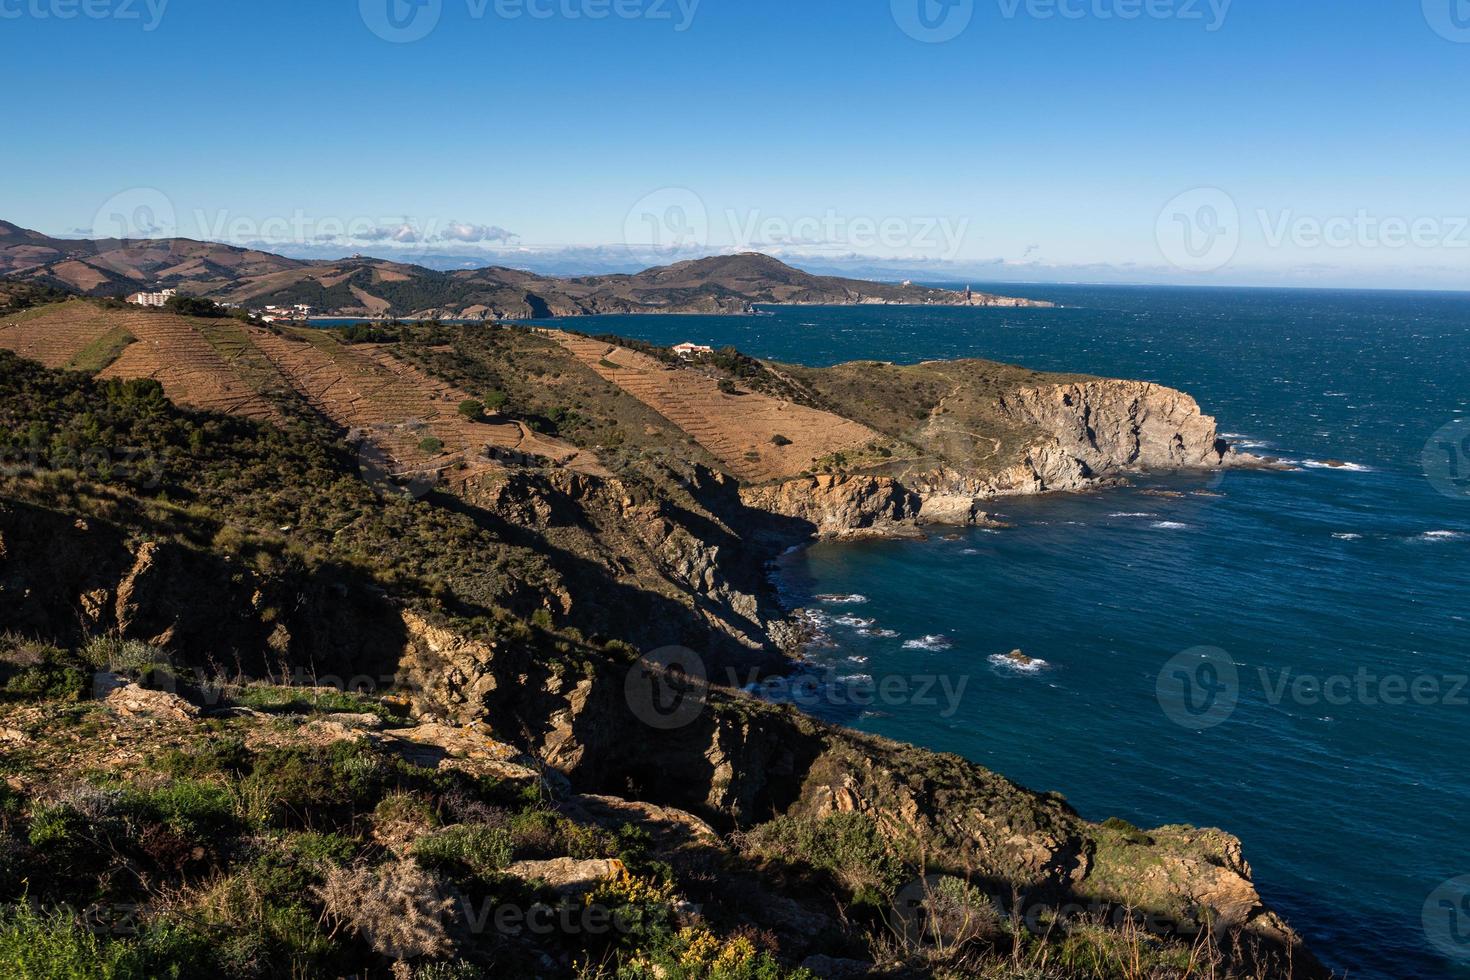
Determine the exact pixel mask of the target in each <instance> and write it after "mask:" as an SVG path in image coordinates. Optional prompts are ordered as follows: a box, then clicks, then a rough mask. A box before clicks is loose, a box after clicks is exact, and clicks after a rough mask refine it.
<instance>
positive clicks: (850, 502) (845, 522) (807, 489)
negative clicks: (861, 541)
mask: <svg viewBox="0 0 1470 980" xmlns="http://www.w3.org/2000/svg"><path fill="white" fill-rule="evenodd" d="M740 499H741V500H742V501H744V503H745V504H746V506H748V507H753V508H756V509H759V510H763V511H766V512H768V513H772V514H780V515H782V516H784V517H792V518H796V519H798V520H801V521H805V522H807V523H808V524H810V525H812V526H813V527H814V528H815V529H816V531H815V533H816V535H817V536H818V537H859V536H862V535H864V534H893V533H895V532H901V531H902V530H903V529H904V528H912V527H913V525H914V522H915V520H916V519H917V517H918V514H919V507H920V499H919V496H918V494H915V493H914V492H913V491H911V490H909V489H907V488H905V487H904V486H903V485H902V484H900V483H899V482H898V481H897V480H894V479H892V478H890V477H885V476H845V475H843V476H834V475H831V474H821V475H818V476H812V477H805V478H803V479H800V480H788V481H787V482H785V483H781V484H776V485H773V486H762V487H749V488H746V489H743V490H741V492H740Z"/></svg>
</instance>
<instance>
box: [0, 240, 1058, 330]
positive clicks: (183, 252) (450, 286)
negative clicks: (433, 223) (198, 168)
mask: <svg viewBox="0 0 1470 980" xmlns="http://www.w3.org/2000/svg"><path fill="white" fill-rule="evenodd" d="M0 276H3V277H5V278H7V279H9V280H11V281H14V282H22V283H30V284H34V285H38V286H47V287H52V288H57V289H62V290H66V291H69V292H74V293H80V294H82V295H84V296H125V295H127V294H129V293H133V292H138V291H141V290H148V289H157V288H174V289H179V290H180V291H182V292H185V293H188V294H191V295H195V296H203V297H208V298H210V299H214V300H217V301H219V302H228V303H240V304H242V305H246V306H250V307H261V306H266V305H287V304H296V303H305V304H308V305H310V306H312V307H313V308H314V309H316V310H317V311H318V312H320V313H322V314H324V315H339V316H384V317H406V318H442V317H450V318H461V317H464V318H484V319H532V318H541V317H548V316H588V315H594V314H600V313H744V312H749V311H750V310H751V309H752V308H753V307H754V306H756V305H757V304H819V305H859V304H901V305H919V306H1048V305H1050V304H1047V303H1040V302H1035V301H1031V300H1025V299H1016V298H1012V297H1005V296H995V295H992V294H988V293H962V292H956V291H953V290H946V289H932V288H929V287H924V286H912V285H894V284H889V283H877V282H867V281H864V280H859V279H842V278H838V277H834V276H816V275H812V274H810V273H808V272H803V271H802V270H800V269H796V268H793V267H791V266H789V265H786V264H785V263H783V262H781V261H779V260H777V259H774V258H771V257H770V256H767V255H761V254H759V253H743V254H739V255H723V256H714V257H710V258H705V259H697V260H694V261H689V262H679V263H676V264H674V265H669V266H661V267H658V268H653V269H648V270H645V271H643V272H639V273H636V274H633V275H613V276H587V277H581V278H567V279H563V278H556V277H551V276H540V275H536V274H534V273H530V272H522V271H518V270H516V269H507V268H502V267H498V266H491V267H487V268H483V269H467V270H459V271H453V272H440V271H437V270H433V269H426V268H423V267H422V266H417V265H409V264H405V263H401V262H389V261H385V260H382V259H375V258H370V257H365V256H353V257H351V258H345V259H338V260H332V261H305V260H301V259H290V258H286V257H284V256H280V255H273V254H271V253H269V252H262V251H257V250H254V249H246V248H238V247H235V246H233V245H223V244H220V243H217V242H200V241H194V240H192V239H187V238H160V239H146V240H136V241H120V240H117V239H102V240H89V239H61V238H52V237H50V236H47V235H44V234H42V233H40V232H36V231H30V230H27V229H24V228H20V227H18V226H16V225H13V224H10V223H8V222H4V221H0Z"/></svg>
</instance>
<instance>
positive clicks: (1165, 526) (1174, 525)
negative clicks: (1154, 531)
mask: <svg viewBox="0 0 1470 980" xmlns="http://www.w3.org/2000/svg"><path fill="white" fill-rule="evenodd" d="M1149 527H1156V528H1158V529H1159V530H1160V531H1183V530H1185V529H1186V528H1188V527H1189V525H1188V524H1181V523H1179V522H1178V521H1154V522H1153V523H1152V524H1150V525H1149Z"/></svg>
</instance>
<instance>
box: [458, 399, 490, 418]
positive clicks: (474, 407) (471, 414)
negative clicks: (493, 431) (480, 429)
mask: <svg viewBox="0 0 1470 980" xmlns="http://www.w3.org/2000/svg"><path fill="white" fill-rule="evenodd" d="M459 414H460V415H463V416H464V417H465V418H467V419H469V420H470V421H471V422H478V421H480V420H481V419H483V418H484V417H485V403H484V402H481V401H476V400H475V399H473V398H467V399H465V400H464V401H462V402H460V403H459Z"/></svg>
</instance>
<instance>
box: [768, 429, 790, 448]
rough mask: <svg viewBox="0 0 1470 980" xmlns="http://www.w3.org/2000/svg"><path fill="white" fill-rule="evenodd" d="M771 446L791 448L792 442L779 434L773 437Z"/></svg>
mask: <svg viewBox="0 0 1470 980" xmlns="http://www.w3.org/2000/svg"><path fill="white" fill-rule="evenodd" d="M771 445H773V446H789V445H791V440H790V439H788V438H786V437H785V436H783V435H782V434H781V433H779V432H778V433H776V434H775V435H773V436H771Z"/></svg>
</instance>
